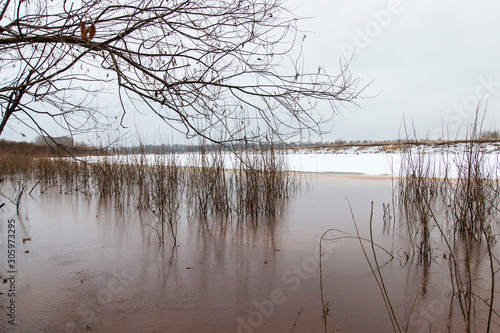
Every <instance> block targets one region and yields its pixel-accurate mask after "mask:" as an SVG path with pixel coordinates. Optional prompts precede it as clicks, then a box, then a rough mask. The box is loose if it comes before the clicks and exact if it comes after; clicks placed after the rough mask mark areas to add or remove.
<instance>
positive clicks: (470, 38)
mask: <svg viewBox="0 0 500 333" xmlns="http://www.w3.org/2000/svg"><path fill="white" fill-rule="evenodd" d="M297 13H298V14H299V15H301V16H307V17H311V19H309V20H306V21H304V22H302V27H303V28H304V29H306V30H308V31H311V33H307V38H306V45H305V49H306V53H305V57H306V59H307V60H306V61H307V63H308V64H313V66H312V67H311V68H312V69H313V68H315V67H317V64H323V65H324V66H326V67H328V68H331V71H334V70H335V66H336V65H337V64H338V59H339V58H340V57H347V58H349V57H350V56H351V55H352V54H353V53H354V57H353V60H352V63H351V72H352V74H353V75H354V76H356V77H360V78H362V80H363V82H365V83H366V84H368V83H369V82H371V81H372V80H373V82H372V83H371V84H370V86H369V87H368V88H367V90H366V91H365V94H364V95H365V96H367V97H370V96H373V98H366V99H364V100H362V101H361V102H360V107H359V108H356V107H353V106H349V105H346V107H345V108H342V114H343V116H344V117H343V118H342V117H340V118H337V120H336V123H335V127H334V128H333V131H332V133H331V134H330V135H329V136H328V139H333V140H334V139H336V138H345V139H348V140H352V139H378V140H383V139H392V138H396V137H398V132H399V130H400V129H401V125H402V124H403V118H406V121H407V123H408V124H411V121H413V122H414V124H415V127H416V130H417V134H418V136H419V137H425V136H427V135H429V137H431V138H435V139H436V138H439V137H440V136H441V134H442V130H441V129H442V127H443V126H442V125H443V124H447V125H445V126H447V127H448V128H449V132H450V136H451V137H454V136H455V134H456V133H457V130H458V129H459V128H460V127H461V128H465V127H467V124H469V123H470V121H471V120H472V119H473V115H474V112H475V109H476V106H477V103H478V102H479V100H480V99H481V98H483V101H484V103H483V107H482V108H481V109H482V110H484V109H485V107H486V102H487V116H486V119H485V122H484V127H485V129H489V128H490V126H494V125H495V122H496V123H497V126H498V127H500V117H499V115H500V112H499V107H500V20H499V19H498V18H499V15H500V2H499V1H494V0H479V1H461V0H460V1H456V0H454V1H451V0H441V1H430V0H419V1H405V0H402V1H397V0H370V1H362V0H357V1H351V0H308V1H304V2H303V3H302V4H301V5H300V7H299V8H298V10H297ZM462 134H463V133H462Z"/></svg>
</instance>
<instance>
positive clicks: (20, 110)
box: [0, 0, 362, 142]
mask: <svg viewBox="0 0 500 333" xmlns="http://www.w3.org/2000/svg"><path fill="white" fill-rule="evenodd" d="M0 10H1V12H0V54H2V57H1V58H0V77H1V78H2V82H3V86H0V111H1V117H2V121H1V123H0V135H1V133H2V132H3V131H4V129H5V126H6V125H7V124H8V123H9V119H10V118H11V117H12V116H13V115H14V114H15V115H16V117H18V118H23V119H25V121H32V122H34V123H36V122H39V121H41V119H43V118H49V119H52V120H53V121H54V122H55V123H56V124H58V125H59V126H61V127H62V128H63V129H65V130H66V131H68V132H70V133H73V134H78V133H80V132H85V131H87V130H89V126H96V124H98V125H100V126H102V128H103V129H105V128H106V127H108V126H110V125H111V124H112V123H113V122H114V118H115V117H116V116H114V115H111V114H110V113H109V112H108V111H106V110H102V109H99V105H98V101H99V99H100V98H101V97H102V96H103V94H106V93H109V92H105V91H104V90H105V89H104V87H105V86H109V84H110V83H113V84H115V85H116V87H117V89H118V92H119V98H120V100H121V105H122V110H121V111H120V113H121V116H120V117H119V118H120V123H121V124H123V120H124V118H125V117H126V113H127V112H128V111H135V110H133V108H132V110H129V109H130V106H127V105H130V103H126V102H125V99H128V100H130V101H132V102H133V103H135V105H136V106H138V107H140V108H148V109H149V110H150V112H151V113H154V114H156V115H158V116H159V117H160V119H161V120H163V121H164V122H166V123H167V124H169V125H170V126H172V127H173V128H175V129H176V130H180V131H182V132H183V133H184V134H185V135H187V136H188V137H190V136H201V137H204V138H206V139H209V140H212V141H219V142H234V141H242V140H246V141H251V140H258V139H259V138H260V137H261V136H264V135H269V137H277V138H280V139H281V140H286V139H289V138H293V137H296V136H297V135H307V134H322V133H323V132H324V128H323V124H324V123H327V122H329V121H330V120H331V118H332V117H333V115H335V113H336V112H337V111H338V105H339V104H338V103H343V102H348V103H355V99H356V98H357V97H358V96H359V94H360V93H361V91H362V88H360V87H359V86H358V84H359V81H358V80H357V79H354V78H352V77H351V75H350V73H349V71H348V69H347V68H348V67H347V66H345V65H344V66H342V65H341V69H340V73H339V74H338V75H336V76H331V75H329V74H327V73H325V71H324V70H322V68H319V70H318V72H317V73H302V72H301V71H299V70H298V68H297V67H296V61H293V59H291V55H292V54H293V53H292V52H293V49H294V46H295V45H297V44H299V43H301V40H297V36H298V30H297V26H296V24H297V21H298V19H297V18H296V17H294V16H293V15H292V13H291V12H289V11H288V10H287V9H286V8H285V4H284V1H283V0H240V1H234V0H170V1H161V0H147V1H146V0H106V1H97V0H90V1H89V0H83V1H73V2H70V1H69V0H63V1H59V2H57V1H51V2H48V1H41V0H38V1H19V2H11V1H7V2H6V3H5V4H4V5H3V8H0ZM287 63H289V64H290V65H289V66H287V65H286V64H287ZM294 65H295V66H294ZM346 65H347V64H346ZM103 91H104V92H103ZM321 104H326V106H327V107H322V106H321ZM127 108H129V109H127ZM42 110H44V111H42ZM23 114H25V115H28V114H29V115H30V116H29V117H27V116H26V117H23V116H22V115H23ZM117 118H118V117H117ZM87 119H92V120H96V121H91V122H89V121H87ZM33 127H34V128H38V127H40V126H38V125H37V124H35V125H34V126H33ZM221 133H224V135H223V136H221ZM222 137H223V138H222ZM221 138H222V139H221Z"/></svg>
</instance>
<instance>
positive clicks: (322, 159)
mask: <svg viewBox="0 0 500 333" xmlns="http://www.w3.org/2000/svg"><path fill="white" fill-rule="evenodd" d="M411 149H412V151H413V152H417V151H420V152H424V154H423V156H425V157H424V158H425V159H426V161H429V163H430V166H431V168H433V170H434V174H435V175H436V176H440V175H442V170H444V169H445V168H446V169H447V172H448V177H451V178H456V177H457V176H458V175H459V170H458V169H457V161H459V160H461V159H463V156H464V149H465V145H464V144H453V145H446V146H444V145H441V146H418V147H416V146H413V147H412V148H411ZM481 149H482V151H483V152H484V154H485V155H484V156H485V159H484V161H485V165H484V167H485V170H487V171H491V170H497V169H498V166H499V158H498V157H499V152H500V144H498V143H494V144H484V145H482V146H481ZM402 154H403V150H402V149H400V148H394V147H393V146H369V147H364V146H349V147H344V148H340V149H339V148H332V147H328V148H320V149H316V148H301V149H288V150H286V152H285V158H286V164H287V168H288V170H290V171H297V172H312V173H337V174H362V175H371V176H378V175H394V176H398V175H399V171H400V168H401V161H402V158H403V155H402ZM209 156H210V153H208V154H207V157H209ZM223 157H224V165H225V167H226V168H227V169H234V168H236V167H237V166H238V162H237V159H236V158H235V156H234V155H233V154H231V153H223ZM108 158H109V159H111V160H112V161H118V162H121V163H127V162H133V161H138V160H139V158H140V156H139V155H124V156H115V157H108ZM175 159H176V163H177V164H178V165H180V166H184V167H188V166H196V161H197V160H198V159H197V158H193V153H177V154H175ZM99 160H102V157H91V158H89V160H88V161H89V162H97V161H99ZM166 160H168V157H166ZM146 161H147V163H154V161H155V155H146ZM494 174H495V177H496V176H497V174H496V171H495V172H494Z"/></svg>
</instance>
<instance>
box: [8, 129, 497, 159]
mask: <svg viewBox="0 0 500 333" xmlns="http://www.w3.org/2000/svg"><path fill="white" fill-rule="evenodd" d="M477 140H480V141H482V140H484V141H498V140H500V131H497V130H493V131H483V132H481V134H480V135H479V136H478V137H477ZM410 141H411V142H414V143H416V142H418V143H424V142H427V143H429V142H430V140H428V139H420V140H418V141H415V140H413V139H411V140H410ZM458 141H464V140H458ZM398 142H400V143H405V142H408V139H393V140H378V141H377V140H350V141H348V140H344V139H337V140H335V141H323V142H312V141H302V142H296V143H272V144H271V143H267V142H266V143H253V142H247V143H233V144H231V145H229V146H223V145H220V144H215V143H202V144H195V145H193V144H144V145H136V146H121V147H116V146H115V147H100V148H96V147H91V146H88V145H85V144H82V143H75V142H74V141H73V139H72V138H69V137H56V138H49V137H42V136H40V137H38V138H37V139H36V140H35V141H34V142H16V141H8V140H4V139H0V154H19V155H72V154H75V155H87V154H88V155H91V154H140V153H146V154H160V153H168V152H174V153H178V152H193V151H201V150H205V151H215V150H223V151H227V150H235V151H238V150H244V149H269V148H271V147H273V148H297V147H327V146H339V145H377V144H381V145H387V144H391V143H398ZM436 142H440V143H443V142H444V141H441V140H438V141H436ZM451 142H453V141H451Z"/></svg>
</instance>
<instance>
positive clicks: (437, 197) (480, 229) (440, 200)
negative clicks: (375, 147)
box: [398, 113, 500, 332]
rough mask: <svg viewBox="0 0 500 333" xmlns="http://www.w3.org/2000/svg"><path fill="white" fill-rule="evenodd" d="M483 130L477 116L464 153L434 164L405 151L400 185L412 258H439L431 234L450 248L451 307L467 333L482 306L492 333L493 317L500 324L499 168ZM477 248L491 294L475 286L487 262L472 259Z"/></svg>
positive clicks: (417, 151) (422, 153) (447, 256)
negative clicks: (498, 306) (499, 279)
mask: <svg viewBox="0 0 500 333" xmlns="http://www.w3.org/2000/svg"><path fill="white" fill-rule="evenodd" d="M480 125H481V123H480V121H479V119H478V113H477V114H476V120H475V122H474V124H473V125H472V126H471V128H470V131H469V138H468V140H466V142H465V144H464V145H463V149H462V150H461V151H457V152H448V154H447V155H446V158H443V159H442V160H433V159H432V158H430V157H429V156H430V155H429V156H427V155H426V154H425V151H424V150H423V149H420V148H418V147H417V148H416V149H413V150H411V149H410V150H409V151H407V152H405V153H404V155H403V158H402V165H401V169H400V177H399V181H398V195H399V203H400V207H401V208H402V209H403V211H404V218H405V219H404V221H405V225H406V226H407V227H408V230H409V236H410V241H411V244H412V247H415V248H416V250H415V251H413V253H414V254H415V253H416V254H418V256H419V258H420V259H422V260H424V262H425V263H426V264H427V265H429V264H430V261H431V259H435V258H436V257H437V256H434V255H433V251H434V250H433V249H434V248H437V246H436V245H435V244H433V243H432V242H431V235H434V236H437V237H438V238H439V239H441V241H442V242H444V243H445V244H446V248H445V250H444V253H443V256H442V258H444V259H445V260H447V261H448V264H449V267H450V278H451V282H452V284H453V288H454V290H453V291H454V293H453V296H452V300H451V302H452V304H453V300H457V302H458V304H459V307H460V310H461V313H462V317H463V323H464V327H465V331H466V332H472V331H473V330H474V327H475V325H476V324H477V323H476V317H475V316H474V311H476V310H477V309H478V308H479V305H478V304H484V305H485V306H486V309H487V310H488V314H489V315H488V321H487V332H489V331H490V327H491V324H492V320H493V316H495V317H496V318H497V320H498V319H500V316H499V314H498V313H497V312H495V311H494V310H493V304H494V303H493V301H494V298H495V294H496V293H497V291H496V290H495V279H496V274H497V272H498V266H499V265H500V261H499V260H498V258H497V257H496V255H495V253H494V251H493V247H494V246H495V244H496V238H495V231H494V228H495V225H496V222H495V221H496V220H497V218H498V216H499V215H498V213H499V212H500V210H499V207H500V188H499V183H498V181H499V180H498V176H499V175H498V164H497V163H496V162H494V163H492V161H491V160H489V158H490V157H489V156H488V155H487V154H486V152H485V149H484V145H483V144H481V143H480V142H478V141H477V140H476V139H477V133H480V127H481V126H480ZM450 155H451V158H450ZM450 167H453V168H454V169H455V170H456V177H453V178H452V177H451V173H450ZM477 248H479V249H481V248H483V249H484V250H485V252H486V254H487V258H488V260H489V266H490V273H491V274H490V281H489V283H490V289H487V288H482V289H479V288H477V286H476V283H475V279H476V278H477V277H476V276H475V275H476V273H475V269H474V268H473V267H477V266H478V265H479V263H480V261H481V260H482V259H478V258H477V257H474V255H473V252H475V250H474V249H476V250H477ZM440 251H443V250H440ZM483 253H484V252H483ZM483 279H484V277H483ZM485 292H486V293H487V295H485Z"/></svg>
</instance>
